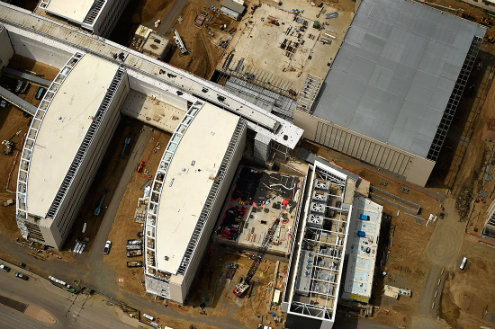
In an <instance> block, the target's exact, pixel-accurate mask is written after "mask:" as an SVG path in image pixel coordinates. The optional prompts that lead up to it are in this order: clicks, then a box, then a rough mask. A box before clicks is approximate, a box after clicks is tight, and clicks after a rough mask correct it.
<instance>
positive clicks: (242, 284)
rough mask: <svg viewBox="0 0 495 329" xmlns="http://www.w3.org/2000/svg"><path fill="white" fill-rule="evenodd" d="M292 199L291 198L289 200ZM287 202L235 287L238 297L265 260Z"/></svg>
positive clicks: (246, 288)
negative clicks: (247, 269)
mask: <svg viewBox="0 0 495 329" xmlns="http://www.w3.org/2000/svg"><path fill="white" fill-rule="evenodd" d="M291 199H292V197H291V198H289V201H290V200H291ZM287 204H289V202H287V203H286V204H285V205H284V206H283V207H282V210H281V211H280V214H279V216H278V217H277V219H275V221H274V222H273V224H272V226H271V227H270V228H269V229H268V233H267V234H266V235H265V238H264V239H263V243H262V244H261V250H260V251H259V253H258V255H257V256H255V257H254V260H253V263H252V264H251V267H250V268H249V271H248V273H247V275H246V277H245V278H244V279H241V282H239V283H238V284H237V285H236V286H235V288H234V294H235V295H236V296H237V297H242V296H243V295H244V293H245V292H246V291H247V290H248V289H249V287H250V286H251V279H252V278H253V277H254V275H255V274H256V271H258V267H259V265H260V263H261V261H262V260H263V257H264V256H265V254H266V252H267V250H268V247H269V246H270V244H271V243H272V240H273V236H274V235H275V232H276V231H277V228H278V224H279V223H280V218H281V217H282V214H283V213H284V212H285V208H286V207H287Z"/></svg>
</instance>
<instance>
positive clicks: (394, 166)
mask: <svg viewBox="0 0 495 329" xmlns="http://www.w3.org/2000/svg"><path fill="white" fill-rule="evenodd" d="M399 155H400V153H399V152H394V155H393V157H392V163H391V169H390V171H392V172H397V162H398V161H397V160H398V159H399Z"/></svg>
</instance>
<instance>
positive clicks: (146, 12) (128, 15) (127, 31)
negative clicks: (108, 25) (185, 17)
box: [109, 0, 173, 46]
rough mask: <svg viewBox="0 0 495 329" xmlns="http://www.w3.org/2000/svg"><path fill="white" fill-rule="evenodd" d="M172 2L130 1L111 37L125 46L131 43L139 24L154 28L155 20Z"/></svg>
mask: <svg viewBox="0 0 495 329" xmlns="http://www.w3.org/2000/svg"><path fill="white" fill-rule="evenodd" d="M172 4H173V1H172V0H135V1H130V2H129V4H128V5H127V7H126V9H125V10H124V12H123V13H122V17H121V18H120V19H119V22H118V23H117V28H115V29H114V31H113V33H112V35H110V37H109V39H110V40H113V41H115V42H117V43H120V44H122V45H125V46H127V45H129V44H130V42H131V40H132V37H133V36H134V32H136V29H137V27H138V26H139V25H144V26H147V27H149V28H154V23H155V21H156V20H157V19H162V18H163V17H164V16H165V14H166V13H167V12H168V11H169V10H170V8H171V7H172Z"/></svg>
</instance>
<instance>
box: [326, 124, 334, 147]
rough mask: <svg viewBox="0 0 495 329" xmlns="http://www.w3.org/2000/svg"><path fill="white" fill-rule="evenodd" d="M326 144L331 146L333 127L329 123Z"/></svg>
mask: <svg viewBox="0 0 495 329" xmlns="http://www.w3.org/2000/svg"><path fill="white" fill-rule="evenodd" d="M325 128H326V129H325V145H327V146H329V145H330V136H331V135H332V127H331V126H329V125H326V127H325Z"/></svg>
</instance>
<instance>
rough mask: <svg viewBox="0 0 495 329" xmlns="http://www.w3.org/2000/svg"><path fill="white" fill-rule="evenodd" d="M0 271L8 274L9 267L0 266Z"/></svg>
mask: <svg viewBox="0 0 495 329" xmlns="http://www.w3.org/2000/svg"><path fill="white" fill-rule="evenodd" d="M0 269H2V270H4V271H5V272H10V267H8V266H7V265H3V264H0Z"/></svg>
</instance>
